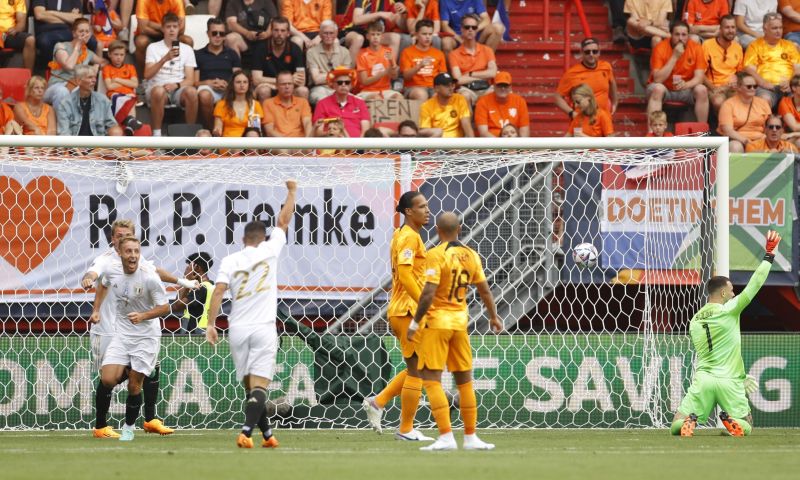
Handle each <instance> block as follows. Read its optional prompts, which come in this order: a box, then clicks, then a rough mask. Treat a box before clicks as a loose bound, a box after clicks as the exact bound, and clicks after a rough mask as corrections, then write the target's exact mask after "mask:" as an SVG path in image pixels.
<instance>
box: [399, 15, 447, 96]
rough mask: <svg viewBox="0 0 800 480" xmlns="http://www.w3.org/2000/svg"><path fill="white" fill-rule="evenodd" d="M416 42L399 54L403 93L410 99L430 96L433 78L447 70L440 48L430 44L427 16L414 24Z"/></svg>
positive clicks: (431, 25) (431, 29)
mask: <svg viewBox="0 0 800 480" xmlns="http://www.w3.org/2000/svg"><path fill="white" fill-rule="evenodd" d="M414 28H415V29H416V37H417V43H416V44H415V45H411V46H410V47H407V48H406V49H405V50H403V53H401V54H400V71H402V72H403V80H404V87H405V95H406V97H407V98H409V99H411V100H427V99H428V98H430V97H432V96H433V94H434V92H433V79H434V78H435V77H436V75H439V74H440V73H445V72H447V61H446V60H445V58H444V53H442V51H441V50H439V49H437V48H434V47H433V46H432V44H431V43H432V40H433V22H432V21H431V20H428V19H427V18H423V19H422V20H420V21H418V22H416V23H415V24H414Z"/></svg>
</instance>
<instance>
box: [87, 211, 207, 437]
mask: <svg viewBox="0 0 800 480" xmlns="http://www.w3.org/2000/svg"><path fill="white" fill-rule="evenodd" d="M133 236H135V225H134V223H133V222H132V221H131V220H117V221H115V222H114V223H113V224H112V225H111V246H110V247H109V248H108V250H106V251H105V252H103V253H102V254H101V255H99V256H98V257H97V258H95V260H94V261H93V262H92V264H91V266H90V267H89V269H88V270H87V271H86V273H85V274H84V276H83V278H82V279H81V286H82V287H83V288H87V289H88V288H91V287H92V286H93V285H94V284H95V281H96V280H97V279H98V278H99V277H100V275H101V274H102V273H103V271H105V270H107V269H108V268H109V267H110V266H111V265H113V264H120V257H119V252H118V243H119V241H120V240H122V239H123V238H125V237H133ZM139 263H140V264H141V265H146V266H148V267H150V268H154V269H155V270H156V272H157V273H158V275H159V277H160V278H161V280H162V281H164V282H167V283H177V284H178V285H180V286H182V287H186V288H196V286H195V282H192V281H189V280H186V279H184V278H181V279H178V278H176V277H175V276H174V275H172V274H171V273H169V272H167V271H165V270H163V269H161V268H155V267H154V266H153V264H152V262H150V261H149V260H146V259H144V258H140V260H139ZM108 295H109V292H108V291H107V290H106V289H105V288H103V287H102V285H100V284H99V283H98V284H97V292H96V294H95V305H94V306H95V312H97V313H95V314H93V315H92V317H91V318H90V321H91V322H92V323H93V325H92V329H91V330H90V331H89V338H90V343H91V352H92V359H93V365H94V367H95V368H96V369H97V370H98V371H99V370H100V366H101V365H102V364H103V357H104V355H105V352H106V350H107V349H108V345H109V344H110V343H111V339H112V338H113V337H114V333H115V332H116V320H115V301H114V298H113V293H111V295H112V297H111V298H109V297H108ZM106 299H107V300H108V301H105V302H104V300H106ZM159 376H160V372H159V367H158V364H156V368H155V369H154V370H153V373H152V375H150V376H149V377H147V378H146V379H145V380H144V412H145V423H144V430H145V431H146V432H150V433H159V434H161V435H169V434H171V433H172V432H174V430H173V429H171V428H168V427H166V426H164V424H163V423H162V422H161V420H159V419H157V418H155V414H156V402H157V401H158V389H159ZM126 378H127V376H126V375H124V374H123V376H122V377H121V379H120V382H123V381H125V379H126ZM112 390H113V387H112V388H106V387H104V386H103V382H102V381H98V382H97V387H96V390H95V412H96V419H95V428H94V432H93V434H94V436H95V437H97V438H119V434H118V433H117V432H115V431H114V429H113V428H111V427H110V426H109V425H108V423H107V421H106V417H107V414H108V409H109V407H110V405H111V394H112Z"/></svg>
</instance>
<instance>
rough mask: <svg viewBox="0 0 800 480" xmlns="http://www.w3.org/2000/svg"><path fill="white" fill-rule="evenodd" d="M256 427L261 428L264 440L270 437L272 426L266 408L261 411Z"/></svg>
mask: <svg viewBox="0 0 800 480" xmlns="http://www.w3.org/2000/svg"><path fill="white" fill-rule="evenodd" d="M258 428H259V429H260V430H261V435H262V436H263V437H264V440H269V439H270V437H272V427H271V426H270V424H269V418H267V409H266V408H265V409H264V411H263V412H261V417H260V418H259V419H258Z"/></svg>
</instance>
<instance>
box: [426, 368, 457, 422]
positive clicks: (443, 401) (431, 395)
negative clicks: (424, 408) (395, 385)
mask: <svg viewBox="0 0 800 480" xmlns="http://www.w3.org/2000/svg"><path fill="white" fill-rule="evenodd" d="M423 384H424V386H425V393H426V394H427V395H428V402H430V407H431V414H433V419H434V420H436V425H437V426H438V427H439V435H445V434H447V433H450V432H451V431H452V430H453V429H452V426H451V425H450V405H449V404H448V403H447V397H446V396H445V394H444V389H443V388H442V384H441V383H440V382H437V381H435V380H425V382H423Z"/></svg>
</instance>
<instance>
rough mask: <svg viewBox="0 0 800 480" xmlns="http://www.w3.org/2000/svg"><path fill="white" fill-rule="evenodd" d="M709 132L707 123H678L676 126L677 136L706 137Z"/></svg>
mask: <svg viewBox="0 0 800 480" xmlns="http://www.w3.org/2000/svg"><path fill="white" fill-rule="evenodd" d="M708 130H709V127H708V124H707V123H706V122H678V123H676V124H675V135H695V136H696V135H704V134H707V133H708Z"/></svg>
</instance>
